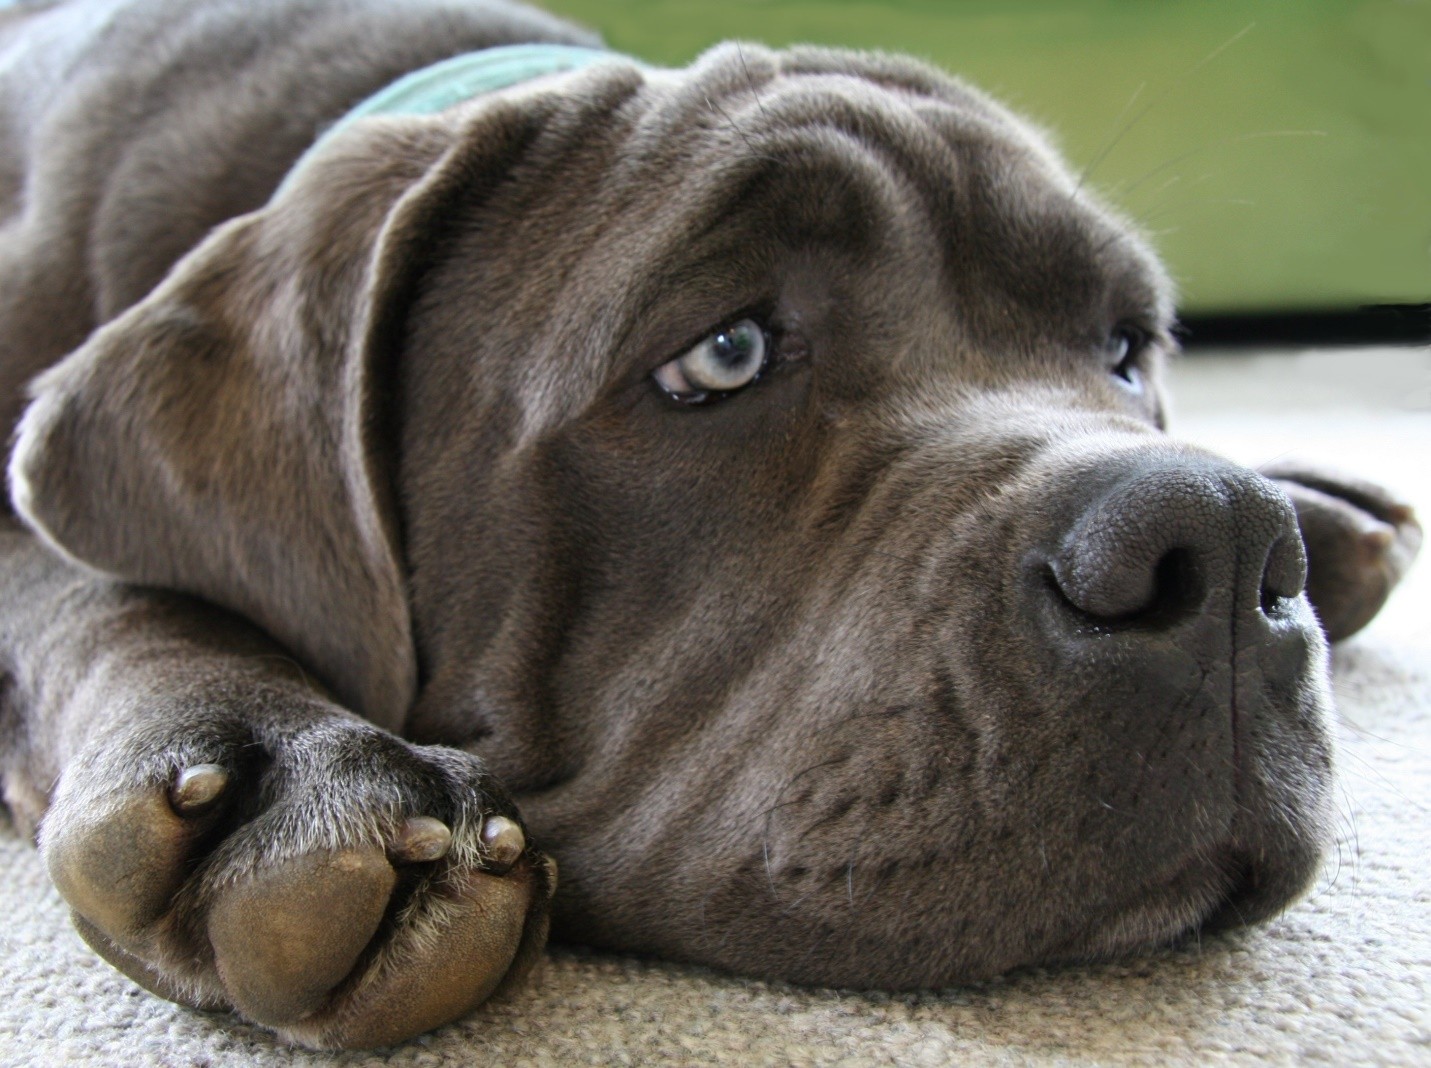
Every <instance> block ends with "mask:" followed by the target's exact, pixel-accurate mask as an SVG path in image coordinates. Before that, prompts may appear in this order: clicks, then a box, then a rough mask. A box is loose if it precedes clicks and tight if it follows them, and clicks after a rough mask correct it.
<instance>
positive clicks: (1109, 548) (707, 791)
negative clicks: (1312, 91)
mask: <svg viewBox="0 0 1431 1068" xmlns="http://www.w3.org/2000/svg"><path fill="white" fill-rule="evenodd" d="M516 46H538V47H539V48H556V49H571V50H599V48H600V43H599V41H597V40H595V39H594V38H592V37H591V36H589V35H588V34H587V33H586V32H585V31H583V30H580V29H578V28H575V27H572V26H570V25H568V24H566V23H563V22H561V21H559V20H556V19H554V18H552V17H549V16H546V15H544V14H542V13H540V12H537V11H534V10H532V9H529V8H525V7H521V6H518V5H517V4H515V3H507V2H487V0H411V2H409V3H405V4H402V5H393V4H388V3H383V2H379V0H344V2H341V3H332V2H328V0H272V2H266V3H262V4H255V3H253V2H252V0H205V2H202V3H194V2H190V0H73V2H66V3H27V4H21V5H19V6H18V7H12V8H11V9H10V10H8V11H5V12H3V13H0V56H3V59H0V79H3V80H0V143H3V145H4V152H3V154H0V213H3V214H0V227H3V228H0V375H3V381H0V398H3V401H4V404H5V405H6V408H5V413H6V418H7V420H8V423H7V426H8V427H9V428H10V429H11V430H12V431H13V446H12V449H11V453H10V466H9V478H10V492H11V498H12V501H13V509H14V511H13V515H12V517H10V518H9V519H7V521H6V525H5V528H4V532H3V559H0V587H3V591H4V599H3V602H0V604H3V609H0V649H3V651H4V656H5V696H4V702H3V706H0V708H3V711H0V777H3V786H4V800H5V803H6V806H7V808H8V809H9V811H10V813H11V815H12V817H13V819H14V821H15V823H16V825H17V826H19V827H20V828H22V829H24V830H25V831H27V832H29V833H33V834H35V836H36V838H37V842H38V845H39V848H40V850H41V851H42V853H43V856H44V860H45V862H46V865H47V868H48V871H49V872H50V874H51V876H52V878H53V880H54V882H55V885H56V886H57V887H58V889H59V891H60V893H61V894H62V895H63V896H64V898H65V900H66V901H67V903H68V904H69V906H70V908H71V909H72V913H73V918H74V923H75V925H76V927H77V929H78V930H79V933H80V934H81V935H82V936H83V937H84V938H85V939H86V940H87V941H88V942H89V944H90V945H91V946H93V947H94V949H95V950H96V951H97V952H98V953H99V954H100V955H102V956H103V957H104V958H105V959H107V960H108V961H109V962H110V963H112V964H113V965H115V966H116V967H117V968H119V969H120V970H121V971H123V972H124V973H125V974H127V975H129V976H130V977H132V978H133V979H134V980H135V981H136V982H138V983H139V984H141V985H142V986H144V987H146V988H148V989H149V990H151V991H153V992H154V993H156V994H158V995H160V996H162V997H165V998H170V999H172V1000H175V1001H178V1002H181V1003H184V1004H187V1005H191V1006H196V1007H199V1008H204V1009H231V1010H234V1011H236V1012H238V1013H240V1014H242V1015H243V1016H244V1017H246V1018H248V1019H249V1020H252V1021H256V1022H258V1023H259V1024H262V1025H264V1026H266V1027H268V1028H270V1029H272V1030H273V1031H274V1032H275V1033H276V1034H277V1035H278V1036H280V1037H281V1038H282V1039H283V1040H285V1041H287V1042H291V1043H296V1044H301V1045H307V1046H314V1047H354V1046H379V1045H385V1044H390V1043H395V1042H398V1041H401V1040H403V1039H405V1038H408V1037H410V1036H412V1035H415V1034H417V1033H419V1032H421V1031H424V1030H426V1029H429V1028H432V1027H436V1026H438V1025H440V1024H442V1023H444V1022H447V1021H449V1020H452V1019H455V1018H457V1017H459V1016H461V1015H462V1014H464V1013H466V1012H468V1011H469V1010H470V1009H471V1008H472V1007H474V1006H475V1005H477V1004H479V1003H480V1002H482V1001H483V1000H484V999H486V998H487V997H488V996H490V995H492V994H493V993H495V992H498V991H501V990H504V989H507V988H509V987H510V986H511V985H512V984H514V983H515V982H517V981H518V980H519V979H520V978H521V976H522V975H523V974H525V972H526V971H527V970H528V969H529V968H530V967H531V965H532V964H533V963H534V961H536V960H537V959H538V958H539V957H540V953H541V948H542V945H543V942H544V939H545V937H546V933H547V928H548V923H549V919H553V920H554V921H555V923H556V925H557V930H558V931H559V932H560V933H562V935H563V936H564V937H568V938H571V939H576V940H581V941H584V942H587V943H589V944H593V945H597V946H604V947H613V948H618V949H623V950H628V951H640V952H649V953H654V954H659V955H662V956H665V957H669V958H674V959H681V960H687V961H697V962H702V963H705V964H708V965H712V966H715V967H719V968H724V969H730V970H734V971H736V972H739V973H743V974H748V975H755V976H763V977H770V978H781V979H787V980H792V981H795V982H801V983H818V984H830V985H835V986H844V987H888V988H913V987H926V986H939V985H947V984H952V983H959V982H963V981H968V980H972V979H976V978H980V977H985V976H990V975H994V974H997V973H1000V972H1003V971H1006V970H1008V969H1010V968H1014V967H1017V966H1020V965H1026V964H1032V963H1056V962H1060V961H1067V960H1084V959H1090V958H1103V957H1108V956H1114V955H1121V954H1130V953H1137V952H1139V951H1140V950H1145V949H1147V948H1149V947H1152V946H1156V945H1160V944H1166V943H1168V942H1170V941H1173V940H1175V939H1178V938H1181V937H1184V936H1186V935H1187V934H1189V933H1190V932H1193V931H1197V930H1202V929H1215V928H1217V927H1220V926H1226V925H1230V924H1244V923H1254V922H1257V921H1259V920H1262V919H1264V918H1266V917H1268V916H1271V915H1273V914H1275V913H1277V912H1278V911H1280V910H1282V909H1284V908H1285V907H1287V906H1288V905H1289V903H1291V902H1293V901H1294V900H1295V899H1296V898H1297V897H1298V896H1299V895H1300V894H1302V893H1303V892H1304V891H1305V889H1306V888H1307V886H1308V884H1309V881H1310V880H1311V879H1312V878H1313V877H1314V875H1315V873H1316V872H1317V870H1318V866H1319V864H1320V862H1321V859H1322V857H1323V854H1324V851H1325V849H1326V848H1327V844H1328V841H1329V837H1330V826H1331V821H1332V809H1333V805H1332V789H1333V774H1334V762H1335V758H1334V753H1333V747H1332V739H1331V735H1330V732H1329V719H1330V717H1331V715H1332V708H1331V698H1330V690H1329V686H1328V676H1327V657H1326V648H1327V646H1326V641H1327V637H1328V636H1330V637H1331V638H1338V637H1341V636H1344V635H1345V634H1348V633H1350V632H1352V631H1353V630H1355V629H1356V628H1357V627H1359V626H1361V625H1362V624H1363V623H1365V622H1366V620H1367V619H1369V618H1370V617H1371V615H1372V614H1374V613H1375V611H1376V610H1377V608H1378V607H1379V606H1380V604H1381V602H1382V601H1383V600H1384V599H1385V596H1386V594H1387V591H1388V590H1389V589H1390V588H1391V586H1392V585H1394V583H1395V581H1396V580H1397V578H1398V577H1399V576H1400V574H1401V573H1402V572H1403V571H1404V570H1405V568H1406V566H1407V565H1408V564H1409V563H1410V560H1411V558H1412V556H1413V555H1414V554H1415V552H1416V548H1417V546H1418V545H1419V540H1420V528H1419V527H1418V526H1417V523H1416V520H1415V518H1414V516H1413V515H1412V513H1411V510H1410V509H1409V508H1408V507H1407V506H1405V505H1404V504H1402V503H1399V502H1398V501H1396V500H1395V499H1393V498H1392V497H1390V496H1389V495H1388V494H1387V493H1386V492H1385V491H1383V490H1381V489H1379V488H1378V487H1376V486H1374V485H1370V484H1367V483H1363V482H1361V481H1358V480H1356V479H1352V478H1348V477H1345V476H1339V475H1333V474H1329V473H1326V472H1322V471H1319V470H1315V469H1292V468H1287V469H1282V470H1278V471H1268V472H1263V473H1261V474H1258V473H1254V472H1252V471H1249V470H1246V469H1244V468H1242V467H1239V466H1236V465H1234V464H1231V463H1229V462H1227V461H1225V460H1222V459H1219V458H1217V457H1215V456H1213V455H1211V454H1209V453H1207V452H1205V451H1203V450H1201V449H1197V448H1194V447H1191V446H1188V445H1185V444H1181V443H1178V442H1176V441H1175V440H1173V439H1172V438H1170V437H1168V436H1167V434H1166V433H1165V414H1164V413H1165V397H1164V385H1163V378H1164V365H1165V363H1166V360H1167V358H1168V356H1169V354H1170V353H1171V352H1172V351H1173V350H1174V349H1175V347H1176V344H1175V340H1174V337H1173V332H1174V319H1173V301H1172V297H1171V293H1170V286H1169V283H1168V280H1167V277H1166V275H1165V274H1164V272H1163V271H1162V269H1161V268H1160V267H1159V265H1158V262H1157V260H1156V259H1155V257H1154V255H1153V254H1152V252H1151V251H1150V250H1149V248H1148V247H1147V246H1146V245H1145V243H1144V242H1143V241H1142V240H1141V239H1140V238H1139V237H1138V236H1137V235H1136V234H1135V233H1134V231H1133V230H1132V229H1131V227H1130V226H1129V225H1128V224H1127V223H1126V222H1125V221H1123V220H1122V219H1120V218H1119V217H1118V216H1117V215H1116V214H1114V213H1113V212H1111V211H1110V210H1109V209H1108V208H1106V207H1104V206H1101V205H1100V204H1099V203H1098V202H1097V200H1096V199H1095V198H1094V197H1092V196H1091V195H1090V194H1089V192H1088V191H1087V190H1086V189H1085V188H1083V187H1082V183H1081V182H1079V181H1077V180H1076V179H1075V178H1073V177H1072V176H1071V175H1070V174H1069V172H1068V170H1067V169H1066V168H1065V166H1064V165H1063V164H1062V162H1061V161H1060V160H1059V158H1058V157H1057V156H1056V154H1055V153H1054V152H1053V151H1052V150H1051V149H1050V148H1049V147H1048V144H1047V142H1046V140H1045V138H1044V137H1043V135H1042V134H1041V133H1039V132H1038V131H1037V130H1035V129H1034V128H1033V127H1031V126H1029V125H1028V124H1027V123H1025V122H1024V121H1022V120H1021V119H1019V118H1017V117H1016V116H1014V115H1013V114H1011V113H1010V112H1009V111H1007V110H1005V109H1004V108H1003V107H1001V106H1000V105H998V104H997V103H995V102H994V101H992V100H991V99H990V98H988V97H986V96H984V95H983V94H981V93H979V92H978V91H976V90H974V89H972V88H970V87H968V86H966V85H964V84H963V83H961V82H958V81H956V80H953V79H951V78H949V77H948V76H946V75H944V74H942V73H940V72H938V71H935V70H932V69H930V68H929V67H926V66H923V65H921V64H918V63H916V62H913V61H911V60H906V59H901V58H895V57H890V56H883V55H863V54H854V53H847V52H838V51H826V50H820V49H813V48H798V49H793V50H789V51H783V52H774V51H769V50H766V49H764V48H760V47H757V46H754V45H728V46H722V47H718V48H716V49H714V50H712V51H710V52H708V53H706V54H705V55H704V56H702V57H701V58H700V59H698V60H697V61H696V62H695V63H694V64H693V65H692V66H691V67H689V68H688V69H684V70H658V69H653V68H649V67H646V66H644V65H642V64H640V63H637V62H635V61H633V60H629V59H626V58H624V57H620V56H614V55H610V56H606V55H600V54H597V55H595V56H588V57H587V58H586V59H584V60H583V61H582V62H581V63H579V64H572V65H570V66H566V65H563V64H557V65H555V66H552V67H550V69H548V70H547V71H546V72H545V73H539V74H537V75H536V76H533V77H530V78H525V79H524V80H520V81H517V82H516V83H515V84H509V85H506V86H505V87H499V88H496V89H492V90H491V91H487V92H483V93H479V94H477V95H475V96H472V97H471V98H470V99H465V100H460V101H457V102H454V103H452V104H451V106H445V107H440V108H436V109H431V110H428V111H425V112H423V113H386V114H369V115H366V116H364V117H360V118H354V119H350V120H344V118H343V117H344V116H345V115H348V114H349V113H350V111H351V110H352V109H353V108H355V107H357V106H359V105H360V103H361V102H362V101H364V100H365V99H370V98H372V97H373V94H377V93H381V92H382V91H383V90H384V87H385V86H388V85H390V84H392V83H394V82H395V81H398V80H400V79H404V78H409V79H410V78H412V77H413V76H414V74H413V72H424V71H428V70H430V69H431V67H432V65H433V64H441V63H444V62H447V61H450V60H452V57H454V56H459V55H469V54H472V53H477V54H481V55H488V54H490V53H488V51H487V50H491V49H495V48H505V47H516ZM404 84H406V83H404ZM330 128H331V129H330ZM325 130H326V131H328V132H327V133H325V132H324V131H325ZM1304 546H1305V549H1304ZM1314 610H1315V611H1314ZM552 858H557V859H559V860H560V864H561V891H560V893H556V894H555V896H553V892H554V888H555V886H556V863H555V860H553V859H552Z"/></svg>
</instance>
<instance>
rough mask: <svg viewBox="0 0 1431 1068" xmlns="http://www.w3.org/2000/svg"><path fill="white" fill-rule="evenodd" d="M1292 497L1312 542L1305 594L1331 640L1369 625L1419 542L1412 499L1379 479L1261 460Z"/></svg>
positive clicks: (1306, 538)
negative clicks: (1404, 498)
mask: <svg viewBox="0 0 1431 1068" xmlns="http://www.w3.org/2000/svg"><path fill="white" fill-rule="evenodd" d="M1261 473H1262V474H1264V475H1266V476H1267V477H1268V478H1272V479H1275V480H1276V481H1277V483H1278V484H1279V485H1280V486H1281V487H1282V489H1283V490H1284V491H1285V492H1286V493H1287V495H1288V496H1289V497H1291V498H1292V503H1293V504H1294V505H1296V508H1297V522H1298V524H1299V525H1300V526H1301V528H1302V540H1303V541H1304V542H1305V543H1306V545H1307V597H1308V599H1310V600H1311V602H1312V606H1313V607H1314V608H1316V610H1317V615H1318V616H1320V617H1321V621H1322V627H1323V628H1324V629H1325V630H1326V632H1327V637H1329V638H1330V639H1331V640H1332V641H1339V640H1341V639H1342V638H1346V637H1349V636H1350V635H1352V634H1355V633H1356V632H1357V631H1359V630H1360V629H1361V628H1362V627H1364V626H1366V624H1367V623H1368V622H1370V621H1371V618H1372V617H1373V616H1374V615H1376V613H1377V612H1378V611H1379V610H1380V609H1381V606H1382V605H1383V604H1384V603H1385V602H1386V598H1387V596H1388V595H1389V594H1390V593H1391V590H1392V588H1393V587H1394V586H1395V585H1396V584H1397V583H1398V582H1399V581H1401V577H1402V576H1403V575H1405V574H1406V571H1407V569H1408V568H1410V567H1411V562H1412V561H1413V560H1414V559H1415V558H1416V553H1417V551H1418V550H1419V549H1420V548H1421V525H1420V523H1418V522H1417V520H1416V515H1415V513H1414V511H1413V510H1412V508H1411V506H1410V505H1409V504H1407V503H1406V502H1404V501H1400V500H1397V499H1396V498H1395V497H1393V496H1392V495H1391V494H1390V493H1388V492H1387V491H1386V490H1385V489H1383V488H1382V487H1380V486H1377V485H1375V484H1373V483H1370V482H1365V481H1362V480H1361V479H1357V478H1354V477H1352V476H1350V475H1344V474H1341V473H1339V472H1335V471H1331V470H1328V469H1326V468H1322V467H1314V466H1310V465H1307V464H1300V463H1296V462H1284V463H1278V464H1273V465H1270V466H1269V467H1266V468H1263V469H1262V471H1261Z"/></svg>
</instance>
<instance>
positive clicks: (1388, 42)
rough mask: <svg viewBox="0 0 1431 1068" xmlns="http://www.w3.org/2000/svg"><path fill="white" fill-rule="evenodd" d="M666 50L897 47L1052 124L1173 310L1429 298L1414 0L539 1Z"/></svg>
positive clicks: (1419, 4) (625, 39)
mask: <svg viewBox="0 0 1431 1068" xmlns="http://www.w3.org/2000/svg"><path fill="white" fill-rule="evenodd" d="M538 2H540V3H541V4H542V6H544V7H546V8H548V9H549V10H551V11H554V12H558V13H560V14H564V15H567V16H570V17H572V18H575V19H576V20H578V21H580V22H584V23H586V24H587V25H589V26H592V27H595V28H596V29H598V30H600V31H601V32H602V34H604V35H605V37H606V40H607V42H608V43H609V44H610V45H611V46H612V47H613V48H616V49H618V50H620V51H623V52H628V53H630V54H632V55H636V56H640V57H641V58H643V59H646V60H649V61H652V62H658V63H665V64H672V65H675V64H683V63H685V62H687V61H689V60H690V59H691V58H692V57H694V56H695V55H697V54H698V53H699V52H700V51H702V50H703V49H704V48H705V47H706V46H707V45H710V44H712V43H714V42H716V41H718V40H722V39H727V38H737V39H742V40H752V41H762V42H764V43H767V44H771V45H783V44H791V43H795V42H808V43H818V44H831V45H845V46H851V47H859V48H878V49H886V50H891V51H899V52H906V53H909V54H911V55H916V56H920V57H922V58H924V59H927V60H930V61H932V62H934V63H936V64H938V65H939V66H941V67H944V68H945V69H947V70H950V71H952V72H955V73H957V74H961V75H963V76H965V77H967V78H969V79H970V80H972V81H973V82H975V83H976V84H978V85H980V86H982V87H983V88H985V89H988V90H990V91H992V92H993V93H994V94H995V95H997V96H999V97H1000V98H1001V99H1003V100H1004V101H1005V102H1006V103H1008V104H1010V105H1012V106H1014V107H1015V108H1017V109H1019V110H1021V111H1022V112H1024V113H1025V114H1028V115H1030V116H1032V117H1033V118H1034V119H1036V120H1037V121H1039V122H1041V123H1042V124H1044V125H1045V126H1046V127H1048V128H1049V129H1050V130H1052V131H1053V132H1054V135H1055V140H1056V142H1057V143H1058V144H1059V145H1060V146H1061V147H1062V148H1063V150H1064V152H1065V153H1066V154H1067V156H1068V157H1069V159H1070V160H1071V161H1072V163H1073V165H1074V166H1075V167H1076V168H1083V167H1085V166H1088V165H1090V164H1093V165H1094V167H1093V171H1092V178H1091V182H1092V184H1093V185H1094V186H1095V187H1096V188H1098V189H1099V190H1101V191H1102V193H1103V194H1104V195H1105V196H1106V197H1108V198H1109V199H1111V200H1112V201H1113V202H1114V203H1115V204H1117V205H1118V206H1119V207H1120V208H1122V209H1123V210H1124V211H1126V212H1127V213H1128V214H1129V215H1131V216H1132V217H1133V218H1134V219H1135V220H1137V221H1138V222H1139V224H1140V225H1142V227H1143V228H1144V230H1145V231H1147V232H1148V233H1149V234H1150V235H1151V237H1152V238H1153V240H1154V242H1155V244H1156V245H1157V246H1158V248H1159V250H1160V251H1161V252H1162V253H1163V255H1164V256H1165V257H1166V259H1167V261H1168V263H1169V265H1170V267H1171V269H1172V271H1173V273H1174V276H1175V277H1176V279H1177V281H1178V284H1179V286H1180V289H1181V292H1182V297H1183V299H1182V302H1181V303H1182V307H1183V310H1184V312H1185V313H1187V312H1193V313H1202V314H1209V313H1243V312H1259V311H1276V312H1287V311H1291V312H1295V311H1298V310H1322V311H1325V310H1342V309H1351V308H1356V307H1360V306H1363V305H1367V304H1388V303H1390V304H1420V303H1423V302H1426V301H1427V300H1428V299H1431V0H1216V2H1214V0H1002V2H1000V0H943V2H940V0H725V2H723V3H704V2H690V0H538Z"/></svg>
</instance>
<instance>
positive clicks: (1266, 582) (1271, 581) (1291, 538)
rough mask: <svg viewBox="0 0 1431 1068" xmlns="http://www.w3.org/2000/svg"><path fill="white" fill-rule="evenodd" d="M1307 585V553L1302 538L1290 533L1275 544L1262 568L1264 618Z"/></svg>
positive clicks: (1285, 534)
mask: <svg viewBox="0 0 1431 1068" xmlns="http://www.w3.org/2000/svg"><path fill="white" fill-rule="evenodd" d="M1306 585H1307V553H1306V550H1305V549H1304V548H1303V546H1302V538H1301V535H1300V534H1298V533H1297V532H1296V531H1295V530H1293V531H1288V532H1287V533H1284V534H1283V535H1282V536H1281V537H1279V538H1278V539H1277V540H1276V541H1274V542H1273V543H1272V548H1271V549H1269V550H1268V552H1267V561H1266V563H1265V564H1264V565H1263V568H1262V589H1261V601H1262V612H1263V614H1269V613H1272V612H1275V611H1276V610H1277V608H1278V606H1279V605H1280V604H1281V603H1282V602H1283V601H1285V600H1290V599H1292V598H1293V597H1296V596H1297V595H1298V594H1299V593H1301V592H1302V590H1303V589H1304V588H1305V587H1306Z"/></svg>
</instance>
